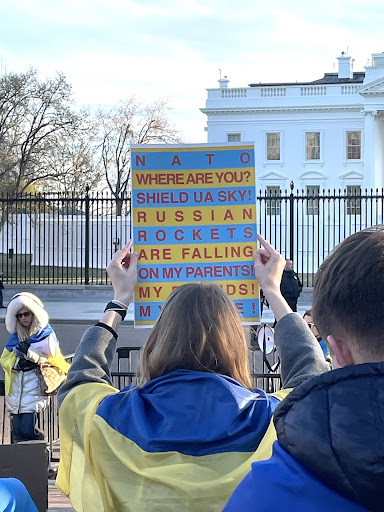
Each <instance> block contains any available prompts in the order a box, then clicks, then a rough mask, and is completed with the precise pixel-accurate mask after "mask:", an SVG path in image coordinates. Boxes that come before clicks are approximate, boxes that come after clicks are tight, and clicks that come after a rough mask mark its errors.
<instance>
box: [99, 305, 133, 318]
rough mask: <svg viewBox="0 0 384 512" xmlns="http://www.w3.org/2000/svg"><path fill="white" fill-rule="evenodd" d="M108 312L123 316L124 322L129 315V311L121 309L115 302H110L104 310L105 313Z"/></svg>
mask: <svg viewBox="0 0 384 512" xmlns="http://www.w3.org/2000/svg"><path fill="white" fill-rule="evenodd" d="M106 311H115V312H116V313H119V315H120V316H121V320H124V318H125V317H126V315H127V310H126V309H125V308H123V307H121V306H120V305H119V304H115V303H114V302H108V304H107V305H106V307H105V309H104V313H105V312H106Z"/></svg>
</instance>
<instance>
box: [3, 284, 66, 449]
mask: <svg viewBox="0 0 384 512" xmlns="http://www.w3.org/2000/svg"><path fill="white" fill-rule="evenodd" d="M48 320H49V318H48V313H47V311H46V310H45V309H44V305H43V303H42V302H41V300H40V299H39V298H38V297H36V296H35V295H33V294H32V293H28V292H22V293H18V294H16V295H14V296H13V297H12V299H11V300H10V302H9V304H8V307H7V312H6V316H5V326H6V329H7V331H8V332H9V333H10V334H11V336H10V338H9V340H8V343H7V345H6V346H5V348H4V350H3V353H2V355H1V358H0V364H1V366H2V367H3V369H4V373H5V403H6V406H7V409H8V411H9V412H10V414H11V428H12V431H11V436H12V443H16V442H19V441H29V440H34V439H43V434H42V433H41V432H40V431H38V430H37V429H36V426H35V425H36V420H37V415H38V413H40V412H41V411H43V410H44V409H45V408H46V407H47V405H48V401H49V394H48V390H47V388H46V387H45V386H42V378H41V373H42V372H41V368H42V366H43V365H45V366H46V367H47V366H48V367H51V368H52V367H54V368H55V372H57V373H58V374H59V375H62V376H63V378H64V376H65V375H66V373H67V372H68V368H69V365H68V363H67V362H66V361H65V360H64V358H63V356H62V355H61V353H60V349H59V343H58V341H57V338H56V334H55V332H54V330H53V329H52V327H51V326H50V325H49V323H48ZM43 387H44V389H43Z"/></svg>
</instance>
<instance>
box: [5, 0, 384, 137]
mask: <svg viewBox="0 0 384 512" xmlns="http://www.w3.org/2000/svg"><path fill="white" fill-rule="evenodd" d="M383 27H384V7H383V3H382V0H365V1H364V2H361V0H332V1H331V0H322V1H321V2H308V1H307V0H305V1H304V0H289V1H288V0H273V1H272V2H270V1H266V0H262V1H260V0H235V1H234V0H205V1H201V0H188V1H187V0H53V1H52V0H0V72H2V73H3V74H4V72H5V71H6V72H16V73H19V72H24V71H27V70H28V69H29V68H30V67H33V68H35V69H37V70H38V72H39V75H40V77H41V78H46V77H53V76H54V75H55V74H56V73H57V72H62V73H64V74H65V76H66V78H67V81H68V82H69V83H70V84H72V87H73V92H74V98H75V101H76V103H77V104H78V105H80V106H82V105H89V106H91V107H96V106H97V105H102V106H108V105H116V104H117V103H118V102H119V101H120V100H123V99H126V98H128V97H130V96H136V98H138V99H139V100H142V101H143V102H145V103H150V102H153V101H155V100H157V99H165V100H167V101H168V102H169V106H170V107H171V108H172V110H171V111H170V113H169V119H170V121H171V122H172V123H173V124H174V125H175V127H176V128H177V129H178V130H179V131H180V134H181V137H182V139H183V140H184V142H186V143H188V142H197V143H199V142H206V138H207V134H206V132H205V131H204V127H205V126H206V116H205V115H204V114H203V113H201V112H200V110H199V109H200V108H203V107H204V106H205V101H206V98H207V91H206V89H207V88H216V87H218V86H219V85H218V82H217V80H218V79H219V78H220V73H221V76H227V77H228V79H229V80H230V83H229V87H244V86H247V85H248V84H250V83H258V82H296V81H311V80H316V79H318V78H321V77H322V76H323V74H324V73H325V72H332V71H337V60H336V57H338V56H340V54H341V52H342V51H345V52H348V54H349V55H350V56H351V57H352V58H353V59H355V60H354V70H355V71H362V70H364V66H365V65H366V64H367V61H368V59H370V57H371V54H372V53H378V52H382V51H384V29H383Z"/></svg>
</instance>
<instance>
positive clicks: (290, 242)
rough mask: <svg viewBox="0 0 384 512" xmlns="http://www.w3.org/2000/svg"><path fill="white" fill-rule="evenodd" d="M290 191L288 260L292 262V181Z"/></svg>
mask: <svg viewBox="0 0 384 512" xmlns="http://www.w3.org/2000/svg"><path fill="white" fill-rule="evenodd" d="M289 186H290V189H291V194H290V196H289V259H290V260H292V261H293V259H294V258H293V251H294V233H295V231H294V209H293V206H294V203H293V187H294V186H295V184H294V183H293V181H291V183H290V184H289Z"/></svg>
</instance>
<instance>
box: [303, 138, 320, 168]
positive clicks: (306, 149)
mask: <svg viewBox="0 0 384 512" xmlns="http://www.w3.org/2000/svg"><path fill="white" fill-rule="evenodd" d="M311 133H312V134H315V133H316V134H318V135H319V146H318V149H319V158H308V135H309V134H311ZM304 141H305V144H304V151H305V161H306V162H314V163H318V162H321V161H322V146H323V137H322V132H321V131H320V130H306V131H305V132H304ZM310 147H312V148H316V146H310Z"/></svg>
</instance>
